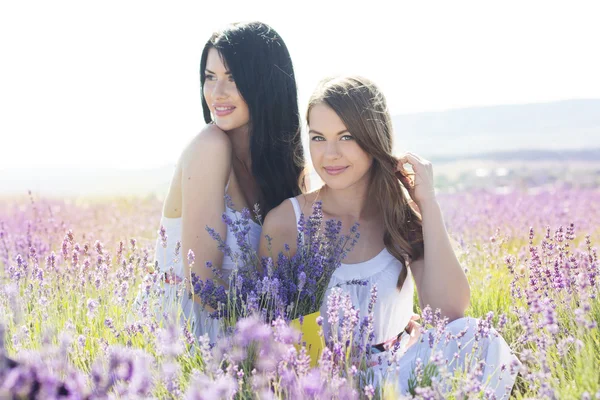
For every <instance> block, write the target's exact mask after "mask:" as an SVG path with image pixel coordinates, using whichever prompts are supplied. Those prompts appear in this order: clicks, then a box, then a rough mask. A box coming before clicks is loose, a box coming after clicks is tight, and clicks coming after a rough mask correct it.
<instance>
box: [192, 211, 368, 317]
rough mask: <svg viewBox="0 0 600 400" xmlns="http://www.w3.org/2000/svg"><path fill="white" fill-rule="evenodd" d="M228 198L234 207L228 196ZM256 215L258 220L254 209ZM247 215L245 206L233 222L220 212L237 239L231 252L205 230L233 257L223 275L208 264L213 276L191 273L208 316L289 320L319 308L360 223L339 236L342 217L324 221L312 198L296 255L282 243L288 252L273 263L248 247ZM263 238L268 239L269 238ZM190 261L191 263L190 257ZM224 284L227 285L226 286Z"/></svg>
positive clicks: (301, 226)
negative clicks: (232, 266)
mask: <svg viewBox="0 0 600 400" xmlns="http://www.w3.org/2000/svg"><path fill="white" fill-rule="evenodd" d="M226 200H227V201H228V202H229V204H228V205H229V206H230V207H231V208H233V204H230V199H226ZM254 214H255V216H256V217H257V219H258V220H260V210H259V209H258V208H257V207H255V209H254ZM251 218H252V214H251V213H250V211H249V210H248V209H243V210H242V212H240V213H239V214H237V215H236V219H235V220H233V219H231V218H230V217H229V216H228V215H226V214H223V221H224V222H225V224H226V225H227V229H228V230H229V231H230V232H233V234H234V235H235V237H236V241H237V245H238V247H239V251H232V249H231V248H230V247H229V246H228V245H227V244H226V243H225V241H224V240H223V238H221V237H220V235H219V234H218V233H216V232H215V231H214V230H213V229H210V228H207V230H208V232H209V233H210V234H211V236H212V237H213V239H215V241H216V242H217V244H218V246H219V249H221V251H223V253H224V254H226V255H228V256H229V257H231V259H232V260H234V262H235V264H236V268H235V269H234V270H233V271H232V272H231V274H230V275H229V277H227V278H226V277H224V276H223V274H222V273H221V272H220V271H218V270H217V269H216V268H214V266H213V265H212V264H211V263H210V262H209V263H207V265H206V266H207V268H211V269H213V272H214V273H215V276H216V277H217V278H216V279H208V280H206V281H203V280H201V279H199V278H198V277H197V276H195V275H192V288H193V293H194V295H196V296H198V297H199V298H200V301H201V302H202V303H203V304H204V305H205V306H209V307H211V308H212V309H214V310H215V311H214V312H213V313H212V315H211V316H212V317H214V318H219V319H221V320H223V321H224V323H225V326H226V327H233V326H235V324H236V323H237V321H239V320H240V319H242V318H246V317H249V316H250V315H253V314H259V315H261V317H262V318H263V319H264V320H266V321H273V320H275V319H276V318H278V317H283V318H284V319H286V320H293V319H296V318H298V317H302V316H304V315H308V314H312V313H315V312H317V311H318V310H319V308H320V306H321V304H322V303H323V300H324V297H325V294H326V291H327V286H328V283H329V280H330V278H331V276H332V274H333V272H334V271H335V270H336V269H337V268H338V267H339V266H340V265H341V262H342V260H343V259H344V257H345V256H346V255H347V253H348V252H349V251H350V250H351V249H352V248H353V247H354V245H355V244H356V242H357V240H358V239H359V233H358V224H356V225H354V226H353V227H352V228H351V230H350V233H349V234H347V235H342V234H341V228H342V224H341V222H340V221H335V220H328V221H325V223H323V212H322V209H321V203H320V202H316V203H315V204H314V205H313V213H312V214H311V215H310V216H309V217H308V218H305V216H304V215H302V216H301V218H300V221H299V223H298V237H297V252H296V254H294V255H293V256H290V254H289V246H287V245H286V251H284V252H281V253H279V254H278V256H277V257H276V260H277V261H276V262H274V257H263V258H262V259H261V260H259V257H258V255H257V253H256V251H255V250H254V248H253V247H252V246H251V245H250V240H249V236H248V235H249V232H250V222H251ZM267 239H268V240H269V242H270V238H268V237H267ZM286 253H287V254H286ZM188 262H193V258H192V259H189V260H188ZM223 282H226V283H227V284H228V287H227V288H226V287H225V285H223Z"/></svg>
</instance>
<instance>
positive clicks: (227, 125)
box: [215, 120, 246, 132]
mask: <svg viewBox="0 0 600 400" xmlns="http://www.w3.org/2000/svg"><path fill="white" fill-rule="evenodd" d="M215 125H217V126H218V127H219V129H221V130H222V131H225V132H227V131H232V130H234V129H237V128H240V127H242V126H244V125H246V124H242V123H237V122H235V121H218V120H217V121H215Z"/></svg>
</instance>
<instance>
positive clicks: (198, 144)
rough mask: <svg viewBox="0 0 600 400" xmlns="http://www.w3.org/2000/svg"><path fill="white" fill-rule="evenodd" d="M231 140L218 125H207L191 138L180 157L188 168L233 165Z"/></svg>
mask: <svg viewBox="0 0 600 400" xmlns="http://www.w3.org/2000/svg"><path fill="white" fill-rule="evenodd" d="M231 154H232V148H231V140H230V139H229V136H227V134H226V133H225V132H223V131H222V130H221V129H219V128H218V127H217V126H216V125H212V124H209V125H206V126H205V127H204V128H202V130H201V131H200V132H199V133H198V134H197V135H196V136H194V137H193V138H192V140H190V142H189V143H188V144H187V145H186V147H185V148H184V150H183V152H182V154H181V157H180V159H179V165H181V166H183V167H187V168H196V167H200V168H208V166H210V168H223V167H227V166H230V165H231Z"/></svg>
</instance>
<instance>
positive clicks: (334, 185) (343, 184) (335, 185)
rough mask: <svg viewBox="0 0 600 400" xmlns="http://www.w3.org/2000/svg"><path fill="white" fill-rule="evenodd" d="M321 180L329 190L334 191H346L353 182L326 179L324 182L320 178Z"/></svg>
mask: <svg viewBox="0 0 600 400" xmlns="http://www.w3.org/2000/svg"><path fill="white" fill-rule="evenodd" d="M321 180H323V182H324V183H325V184H326V185H327V186H328V187H329V188H331V189H334V190H343V189H347V188H349V187H350V186H352V183H353V182H348V180H347V179H327V180H324V179H323V178H321Z"/></svg>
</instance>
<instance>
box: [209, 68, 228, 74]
mask: <svg viewBox="0 0 600 400" xmlns="http://www.w3.org/2000/svg"><path fill="white" fill-rule="evenodd" d="M204 71H205V72H208V73H209V74H213V75H216V73H214V72H212V71H211V70H210V69H208V68H205V69H204ZM225 75H231V72H229V71H225Z"/></svg>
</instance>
